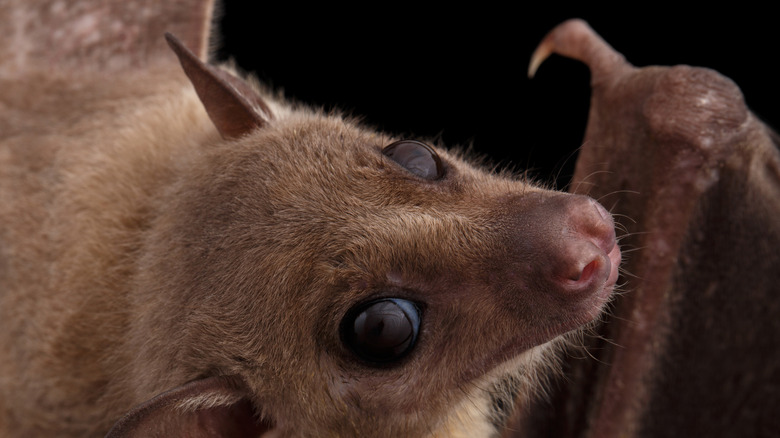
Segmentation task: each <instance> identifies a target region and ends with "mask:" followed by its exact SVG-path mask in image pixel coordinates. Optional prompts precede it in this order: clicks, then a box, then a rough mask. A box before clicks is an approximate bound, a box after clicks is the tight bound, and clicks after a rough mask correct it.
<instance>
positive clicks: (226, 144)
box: [0, 4, 620, 437]
mask: <svg viewBox="0 0 780 438" xmlns="http://www.w3.org/2000/svg"><path fill="white" fill-rule="evenodd" d="M199 5H200V6H199V8H200V9H198V8H193V10H194V11H195V12H198V13H194V12H193V14H194V18H192V20H193V22H194V25H197V26H201V27H202V22H203V21H204V20H203V19H202V17H203V16H206V17H208V16H209V13H203V10H204V9H203V8H206V9H208V8H210V6H211V5H209V4H199ZM171 21H172V22H176V23H182V22H187V20H185V19H182V18H181V17H179V20H178V21H174V20H171ZM205 21H207V20H205ZM197 26H196V27H197ZM185 30H186V29H182V31H183V34H184V35H188V37H187V38H186V40H187V41H189V44H190V46H191V47H193V48H195V49H196V50H199V49H198V47H199V46H198V43H197V42H198V41H201V42H202V41H203V38H202V36H199V35H197V33H195V35H194V36H193V33H192V32H184V31H185ZM168 42H169V44H170V45H171V47H172V48H173V52H170V51H169V50H168V48H167V47H165V45H164V42H163V40H162V37H160V41H159V44H158V45H156V44H155V43H150V44H151V47H154V49H150V51H151V52H152V53H153V55H149V58H148V59H147V60H142V61H138V59H137V58H136V57H130V59H129V60H127V59H121V58H120V59H119V60H116V61H113V60H112V59H113V58H112V57H111V56H114V55H113V53H114V52H113V50H105V51H102V50H99V51H94V53H95V54H96V55H95V56H97V57H98V59H97V60H95V59H91V58H90V57H89V56H87V57H86V59H85V60H84V61H85V62H86V61H101V62H98V63H97V66H95V67H88V68H85V69H84V70H83V71H82V70H78V69H77V70H72V69H71V68H73V67H70V66H71V64H70V62H71V61H68V64H67V65H68V66H69V67H68V68H65V69H64V70H63V71H62V72H55V73H51V75H52V77H48V76H46V75H44V73H45V72H46V69H44V70H43V71H41V70H39V69H37V68H32V67H31V71H30V72H29V73H28V74H25V75H22V76H14V75H10V76H6V77H7V79H6V77H4V81H5V83H4V85H7V86H8V87H9V89H13V90H15V91H14V92H13V93H9V95H8V96H6V97H5V98H4V99H5V101H4V102H3V103H4V106H3V107H4V108H12V110H9V114H10V116H9V117H7V118H4V120H16V119H19V120H24V123H20V124H18V125H15V124H13V123H8V122H6V123H5V124H4V125H2V128H3V129H2V131H0V132H3V133H5V134H4V137H3V143H2V148H3V149H2V151H3V155H2V157H3V161H2V162H1V163H2V174H0V176H1V177H2V179H3V184H2V187H3V189H2V190H3V191H2V195H3V199H5V200H7V201H8V202H6V203H5V204H4V206H3V208H2V210H0V213H1V216H0V217H1V218H2V223H3V224H4V228H3V234H2V247H3V248H4V253H3V258H2V259H0V260H2V262H1V263H0V275H1V276H0V278H1V279H2V281H3V284H4V285H7V286H6V288H5V289H4V290H3V292H2V293H1V294H0V300H1V301H0V303H1V304H2V305H0V309H3V310H2V312H3V313H2V317H3V319H2V320H3V321H4V322H3V324H4V327H5V328H7V330H5V331H4V332H5V334H4V335H3V336H2V337H0V341H2V344H0V345H2V346H3V347H6V351H10V352H12V353H11V354H9V355H8V356H7V357H6V358H4V359H2V362H0V372H2V373H3V376H11V378H9V379H5V380H3V386H2V391H3V392H2V395H3V397H0V400H17V401H18V402H17V403H14V404H13V405H11V404H10V403H7V402H5V401H0V413H1V415H2V417H0V420H1V421H0V426H2V427H4V428H5V430H2V433H6V434H8V435H10V436H15V435H33V436H34V435H46V434H51V433H54V432H53V431H57V433H58V434H59V435H64V436H67V435H70V436H90V435H101V434H103V433H105V432H106V431H107V430H108V429H109V428H110V427H111V424H113V423H114V422H116V425H115V426H114V427H113V429H111V431H110V432H109V436H112V437H116V436H150V435H151V436H154V435H155V434H156V435H159V436H171V435H174V436H175V434H180V435H181V434H183V435H184V436H215V435H216V436H232V435H235V434H239V433H240V434H244V435H247V436H261V435H263V434H268V435H269V436H271V435H273V434H276V435H277V436H279V435H281V436H323V435H324V436H327V435H334V436H339V435H340V436H437V435H438V436H458V434H460V435H462V436H479V435H489V434H491V433H494V432H495V430H496V427H498V426H500V425H501V424H502V422H503V420H504V418H503V417H504V415H505V414H506V413H505V412H497V411H496V410H495V409H494V407H495V406H496V405H501V406H504V408H505V409H508V408H507V407H508V406H511V404H512V402H513V399H514V397H515V396H517V395H518V393H520V395H521V396H522V397H527V396H529V395H530V394H531V393H533V391H535V388H537V386H538V381H539V380H541V379H540V378H539V376H538V375H539V374H542V373H545V372H546V371H547V370H546V368H547V367H549V366H550V365H551V364H552V362H553V360H554V359H553V354H554V352H555V345H554V344H555V342H552V343H551V341H554V340H555V339H557V338H558V337H559V336H560V335H562V334H564V333H566V332H569V331H571V330H574V329H577V328H579V327H581V326H583V325H585V324H588V323H589V322H591V321H592V320H594V319H595V318H596V317H598V315H599V314H600V312H601V309H602V307H603V305H604V304H605V303H606V301H607V300H608V299H609V298H610V295H611V292H612V289H613V286H614V284H615V282H616V280H617V270H618V265H619V262H620V250H619V249H618V247H617V245H616V240H615V233H614V224H613V221H612V218H611V216H610V215H609V213H607V211H606V210H605V209H604V208H603V207H601V206H600V205H599V204H598V203H596V202H595V201H594V200H592V199H590V198H587V197H585V196H577V195H568V194H563V193H558V192H553V191H549V190H545V189H542V188H540V187H537V186H535V185H533V184H530V183H528V182H526V181H522V180H518V179H516V178H512V177H510V176H508V175H495V174H491V173H489V172H486V171H485V170H483V169H480V168H478V167H476V166H474V165H471V164H468V163H467V162H466V161H465V160H464V159H462V158H461V157H460V156H459V155H457V154H455V153H451V152H449V151H447V150H445V149H441V148H438V147H434V146H430V145H428V144H426V143H425V142H421V141H417V140H410V139H404V138H399V137H394V136H390V135H387V134H382V133H377V132H374V131H371V130H367V129H365V128H363V127H361V126H360V125H359V124H357V123H355V122H353V121H351V120H349V119H346V118H344V117H341V116H338V115H329V114H323V113H321V112H317V111H314V110H311V109H307V108H300V107H295V106H292V105H290V104H288V103H286V102H283V101H280V100H277V99H275V98H273V97H271V96H269V95H267V94H265V93H263V92H261V91H259V90H258V89H257V88H256V87H253V86H252V85H251V84H250V83H249V82H247V81H245V80H244V79H242V78H240V77H238V76H236V75H234V74H232V73H231V72H229V71H227V70H223V69H219V68H215V67H213V66H209V65H207V64H205V63H203V62H201V61H200V60H199V59H198V56H196V55H194V54H193V53H191V52H189V50H188V49H187V47H186V46H185V45H184V44H183V43H180V42H178V40H177V39H176V38H174V37H171V36H169V37H168ZM109 43H110V44H114V41H113V40H109V41H108V42H107V44H109ZM158 46H159V47H158ZM112 47H113V46H112ZM158 50H159V51H160V53H157V51H158ZM163 51H164V53H167V56H168V57H167V58H166V57H165V55H163V54H162V53H163ZM91 53H92V52H91ZM106 53H108V54H111V56H109V57H108V58H105V59H104V58H103V56H107V55H105V54H106ZM174 53H175V55H174ZM136 55H137V54H136ZM136 55H134V56H136ZM31 56H32V55H31ZM176 56H178V60H179V62H178V63H177V62H176ZM34 60H35V59H31V60H30V63H31V64H33V65H34V64H35V62H33V61H34ZM139 62H140V63H141V67H138V66H134V67H133V68H132V69H131V68H129V67H127V66H128V65H135V64H138V63H139ZM179 64H181V65H179ZM116 66H120V67H116ZM79 68H81V67H79ZM93 68H94V69H95V70H92V69H93ZM116 68H118V69H119V70H118V71H115V70H114V69H116ZM107 72H113V73H115V74H113V75H111V76H108V75H107V74H106V73H107ZM77 73H78V74H77ZM43 77H46V79H45V80H44V79H41V78H43ZM107 77H108V78H109V79H107ZM40 81H44V82H43V83H41V82H40ZM41 89H42V90H44V91H45V94H44V95H43V96H41V93H42V92H41V91H40V90H41ZM36 90H39V91H36ZM36 93H38V94H36ZM43 97H45V98H46V99H45V101H46V106H45V107H44V108H41V107H39V106H38V104H37V102H39V101H40V100H41V99H43ZM20 115H23V116H24V117H20ZM53 121H56V122H53ZM19 211H24V212H26V215H25V216H23V217H20V216H19V214H18V212H19ZM11 255H13V257H11ZM9 309H13V310H9ZM29 321H35V323H34V324H28V323H27V322H29ZM41 406H45V407H46V409H45V410H44V409H41Z"/></svg>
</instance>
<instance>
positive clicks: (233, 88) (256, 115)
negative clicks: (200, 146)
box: [165, 33, 272, 139]
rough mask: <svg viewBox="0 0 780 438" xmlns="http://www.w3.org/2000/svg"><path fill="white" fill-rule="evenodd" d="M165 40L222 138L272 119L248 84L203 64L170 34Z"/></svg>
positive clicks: (259, 125)
mask: <svg viewBox="0 0 780 438" xmlns="http://www.w3.org/2000/svg"><path fill="white" fill-rule="evenodd" d="M165 39H166V41H168V45H170V46H171V49H173V51H174V52H175V53H176V56H178V57H179V62H180V63H181V66H182V68H183V69H184V73H186V74H187V77H188V78H190V82H192V85H193V86H194V87H195V91H196V92H197V93H198V97H199V98H200V101H201V102H202V103H203V106H204V107H205V108H206V112H207V113H208V115H209V118H211V121H212V122H213V123H214V126H216V128H217V130H218V131H219V133H220V134H221V135H222V137H223V138H225V139H235V138H239V137H241V136H243V135H246V134H247V133H249V132H251V131H253V130H254V129H257V128H259V127H261V126H263V125H265V124H266V123H267V122H268V120H270V119H271V118H272V116H271V111H270V110H269V108H268V105H266V103H265V102H264V101H263V99H262V98H261V97H260V96H259V95H258V94H257V92H256V91H255V90H254V89H252V87H250V86H249V84H247V83H246V82H244V81H243V80H242V79H239V78H237V77H235V76H233V75H231V74H229V73H228V72H226V71H223V70H220V69H218V68H216V67H214V66H211V65H208V64H206V63H204V62H203V61H201V60H200V59H198V57H197V56H195V55H194V54H193V53H192V52H191V51H190V50H189V49H187V48H186V47H184V45H183V44H182V43H181V41H179V40H178V39H177V38H176V37H175V36H173V35H171V34H170V33H166V34H165Z"/></svg>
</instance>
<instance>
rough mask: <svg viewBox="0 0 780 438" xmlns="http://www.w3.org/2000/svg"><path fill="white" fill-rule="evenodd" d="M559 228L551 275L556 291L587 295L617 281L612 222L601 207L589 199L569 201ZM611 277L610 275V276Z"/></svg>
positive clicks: (616, 254)
mask: <svg viewBox="0 0 780 438" xmlns="http://www.w3.org/2000/svg"><path fill="white" fill-rule="evenodd" d="M563 208H564V210H566V213H565V217H566V219H565V220H564V221H563V224H562V227H561V233H562V235H561V238H562V240H561V244H560V245H559V247H558V254H557V256H556V257H554V258H553V262H552V263H553V266H552V272H553V277H554V279H557V283H558V287H559V288H560V291H561V292H563V293H565V294H588V293H591V292H594V291H596V290H598V289H601V288H603V287H604V286H609V285H611V284H609V283H610V281H611V282H612V284H614V282H615V280H617V267H618V266H617V265H618V263H619V262H620V249H619V248H618V247H617V243H616V239H615V223H614V221H613V220H612V216H611V215H610V214H609V213H608V212H607V210H606V209H604V207H602V206H601V204H599V203H598V202H596V201H594V200H593V199H591V198H586V197H576V198H570V200H569V202H567V203H566V205H565V206H564V207H563ZM613 274H614V275H613Z"/></svg>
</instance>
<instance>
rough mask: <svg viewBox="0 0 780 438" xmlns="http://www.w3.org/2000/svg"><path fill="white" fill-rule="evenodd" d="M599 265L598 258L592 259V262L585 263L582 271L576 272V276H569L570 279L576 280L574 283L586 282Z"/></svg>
mask: <svg viewBox="0 0 780 438" xmlns="http://www.w3.org/2000/svg"><path fill="white" fill-rule="evenodd" d="M598 267H599V261H598V259H596V260H593V261H592V262H590V263H588V264H587V265H585V267H584V268H583V269H582V271H580V272H579V274H577V276H576V277H572V278H570V280H572V281H574V282H576V283H587V282H588V280H590V278H591V277H593V273H594V272H596V270H597V269H598Z"/></svg>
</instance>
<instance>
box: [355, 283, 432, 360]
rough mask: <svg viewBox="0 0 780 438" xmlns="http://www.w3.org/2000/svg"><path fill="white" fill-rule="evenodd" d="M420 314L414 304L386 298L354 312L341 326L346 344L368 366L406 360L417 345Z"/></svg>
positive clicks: (359, 307) (357, 308)
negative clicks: (405, 357)
mask: <svg viewBox="0 0 780 438" xmlns="http://www.w3.org/2000/svg"><path fill="white" fill-rule="evenodd" d="M419 331H420V310H419V309H418V308H417V306H416V305H415V304H414V303H412V302H411V301H407V300H403V299H400V298H383V299H380V300H376V301H371V302H368V303H364V304H361V305H359V306H357V307H355V308H354V309H352V310H351V311H350V312H349V313H347V316H346V317H345V318H344V320H343V321H342V323H341V337H342V339H343V341H344V343H345V344H346V345H347V346H348V347H349V348H350V349H351V350H352V351H353V352H354V353H355V354H356V355H357V356H358V357H360V358H361V359H363V360H365V361H367V362H374V363H387V362H391V361H395V360H398V359H400V358H402V357H404V356H405V355H406V354H407V353H409V351H411V349H412V347H414V344H415V342H416V341H417V333H418V332H419Z"/></svg>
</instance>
